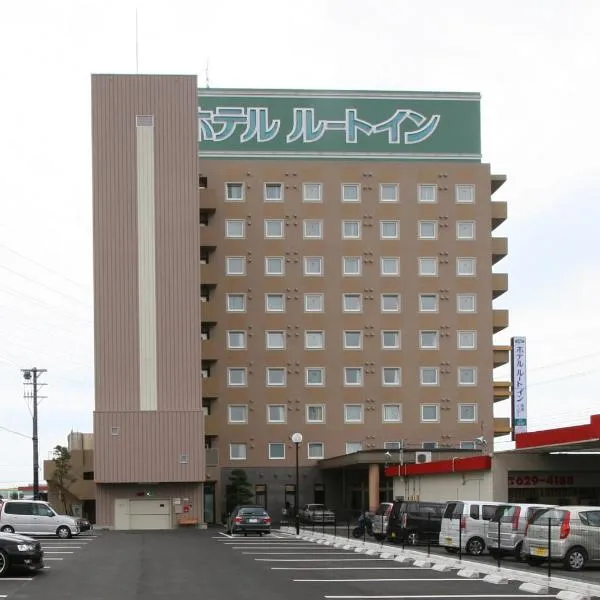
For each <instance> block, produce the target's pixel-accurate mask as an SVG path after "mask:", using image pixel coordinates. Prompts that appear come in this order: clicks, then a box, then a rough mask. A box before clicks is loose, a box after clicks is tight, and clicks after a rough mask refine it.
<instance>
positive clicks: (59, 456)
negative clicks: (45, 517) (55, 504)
mask: <svg viewBox="0 0 600 600" xmlns="http://www.w3.org/2000/svg"><path fill="white" fill-rule="evenodd" d="M52 462H53V463H54V473H53V474H52V479H51V481H52V483H53V484H54V485H55V486H56V489H57V490H58V497H59V499H60V501H61V503H62V505H63V508H64V511H65V513H68V510H67V497H66V492H67V490H68V488H69V486H70V485H71V484H72V483H73V482H74V481H75V478H74V477H73V476H72V474H71V453H70V452H69V449H68V448H67V447H66V446H60V445H59V446H55V447H54V450H53V451H52Z"/></svg>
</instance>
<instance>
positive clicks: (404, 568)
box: [271, 566, 423, 571]
mask: <svg viewBox="0 0 600 600" xmlns="http://www.w3.org/2000/svg"><path fill="white" fill-rule="evenodd" d="M422 570H423V569H422V568H421V567H358V566H354V567H271V571H422Z"/></svg>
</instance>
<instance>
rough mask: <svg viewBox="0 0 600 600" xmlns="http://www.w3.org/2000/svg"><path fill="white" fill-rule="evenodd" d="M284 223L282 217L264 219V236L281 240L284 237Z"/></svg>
mask: <svg viewBox="0 0 600 600" xmlns="http://www.w3.org/2000/svg"><path fill="white" fill-rule="evenodd" d="M284 231H285V225H284V222H283V219H265V237H266V238H267V239H277V240H281V239H283V237H284V235H285V234H284Z"/></svg>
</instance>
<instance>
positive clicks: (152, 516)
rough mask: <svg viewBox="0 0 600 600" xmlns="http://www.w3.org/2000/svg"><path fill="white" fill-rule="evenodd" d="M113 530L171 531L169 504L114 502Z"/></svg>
mask: <svg viewBox="0 0 600 600" xmlns="http://www.w3.org/2000/svg"><path fill="white" fill-rule="evenodd" d="M115 529H127V530H128V529H134V530H136V529H144V530H146V529H171V502H170V501H169V500H156V499H154V498H152V499H144V500H121V499H119V500H115Z"/></svg>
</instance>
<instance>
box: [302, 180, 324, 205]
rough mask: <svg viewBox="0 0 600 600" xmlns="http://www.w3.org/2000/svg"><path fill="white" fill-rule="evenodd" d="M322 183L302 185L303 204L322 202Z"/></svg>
mask: <svg viewBox="0 0 600 600" xmlns="http://www.w3.org/2000/svg"><path fill="white" fill-rule="evenodd" d="M321 190H322V187H321V184H320V183H305V184H303V185H302V201H303V202H322V194H321Z"/></svg>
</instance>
